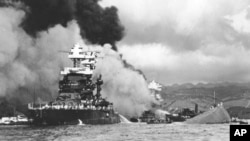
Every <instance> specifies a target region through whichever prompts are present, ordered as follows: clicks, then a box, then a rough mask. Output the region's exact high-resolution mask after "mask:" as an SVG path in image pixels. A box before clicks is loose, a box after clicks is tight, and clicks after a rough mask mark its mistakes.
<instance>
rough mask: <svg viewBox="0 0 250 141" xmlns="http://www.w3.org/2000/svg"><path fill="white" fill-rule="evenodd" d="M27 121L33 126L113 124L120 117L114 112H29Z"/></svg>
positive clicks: (50, 110)
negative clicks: (29, 120)
mask: <svg viewBox="0 0 250 141" xmlns="http://www.w3.org/2000/svg"><path fill="white" fill-rule="evenodd" d="M29 119H31V121H32V124H35V125H64V124H66V125H67V124H81V123H83V124H94V125H97V124H115V123H119V122H120V117H119V115H118V114H116V113H114V111H105V110H55V109H43V110H29Z"/></svg>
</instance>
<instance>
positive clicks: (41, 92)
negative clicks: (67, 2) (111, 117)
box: [0, 8, 153, 116]
mask: <svg viewBox="0 0 250 141" xmlns="http://www.w3.org/2000/svg"><path fill="white" fill-rule="evenodd" d="M24 17H25V12H23V11H21V10H16V9H12V8H0V31H1V34H0V96H7V97H14V98H18V99H19V101H22V102H23V103H27V102H30V101H31V100H33V96H32V95H34V94H33V93H34V91H36V96H37V98H38V97H40V99H42V100H50V99H51V98H52V97H55V96H56V95H57V90H58V81H59V71H60V69H61V68H62V67H64V66H69V65H70V62H67V60H68V58H67V55H66V54H61V53H59V51H60V50H65V51H68V50H69V49H70V48H71V46H72V45H73V44H74V43H76V42H78V41H79V40H81V37H80V30H79V27H78V25H77V23H76V22H75V21H72V22H70V23H68V26H67V27H66V28H65V27H62V26H60V25H57V26H54V27H51V28H50V29H48V31H45V32H40V33H39V34H38V37H37V38H32V37H30V36H29V35H27V34H26V33H25V32H24V31H23V29H22V28H20V27H19V24H20V23H21V22H22V20H23V18H24ZM103 50H104V53H105V57H104V58H103V59H102V60H101V61H99V62H98V64H97V71H96V72H95V74H96V76H97V75H98V74H102V76H103V80H104V85H103V91H102V94H103V97H106V98H107V99H108V100H110V101H111V102H113V103H114V106H115V108H116V110H118V112H120V113H121V114H123V115H130V116H134V115H140V114H141V113H142V112H143V111H144V110H146V109H148V108H149V107H150V106H151V103H152V102H153V100H152V97H151V96H150V94H149V90H148V88H147V83H146V81H145V79H144V78H143V76H142V75H140V74H139V73H138V72H136V71H132V70H131V69H129V68H125V67H124V64H123V62H122V60H121V59H120V56H119V55H118V53H116V52H114V51H113V50H111V49H110V48H105V49H103ZM68 61H69V60H68Z"/></svg>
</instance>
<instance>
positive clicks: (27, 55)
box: [0, 8, 81, 103]
mask: <svg viewBox="0 0 250 141" xmlns="http://www.w3.org/2000/svg"><path fill="white" fill-rule="evenodd" d="M24 17H25V12H24V11H21V10H16V9H13V8H1V9H0V19H1V20H0V30H1V35H0V60H1V61H0V96H6V97H8V98H9V99H14V100H16V102H21V103H25V102H27V101H31V100H32V98H33V96H32V95H34V94H36V95H37V97H40V98H42V99H44V100H48V99H51V98H52V97H54V96H55V94H57V88H58V85H57V83H58V79H59V71H60V67H62V66H63V65H65V62H67V61H65V59H66V58H65V59H64V58H63V56H62V55H61V54H59V52H58V50H68V49H69V48H70V47H71V46H72V45H73V44H74V43H75V42H76V41H77V40H79V39H80V38H81V37H79V33H80V30H79V28H78V26H77V24H76V22H75V21H72V22H69V23H68V24H67V27H62V26H61V25H56V26H55V27H53V28H49V29H48V31H47V32H40V33H39V37H38V38H32V37H30V36H29V35H27V34H26V32H25V31H24V30H23V29H22V28H20V27H19V24H20V23H21V22H22V19H23V18H24ZM64 57H65V56H64ZM53 94H54V95H53Z"/></svg>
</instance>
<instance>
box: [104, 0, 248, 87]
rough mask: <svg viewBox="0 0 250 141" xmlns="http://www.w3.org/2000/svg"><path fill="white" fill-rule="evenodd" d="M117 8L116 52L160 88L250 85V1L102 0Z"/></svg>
mask: <svg viewBox="0 0 250 141" xmlns="http://www.w3.org/2000/svg"><path fill="white" fill-rule="evenodd" d="M100 4H101V5H103V6H110V5H114V6H116V7H117V8H118V9H119V11H118V14H119V17H120V20H121V23H122V24H123V25H124V27H125V29H126V30H125V36H124V38H123V40H122V41H121V42H119V45H118V49H119V52H120V53H122V54H123V58H124V59H126V60H127V61H128V62H129V63H131V64H132V65H135V67H137V68H139V69H142V71H143V72H144V73H145V74H146V76H147V77H148V79H156V80H157V81H160V82H161V83H164V84H172V83H185V82H194V83H196V82H221V81H236V82H249V81H250V0H238V1H235V0H174V1H173V0H136V1H134V0H133V1H132V0H103V1H101V3H100Z"/></svg>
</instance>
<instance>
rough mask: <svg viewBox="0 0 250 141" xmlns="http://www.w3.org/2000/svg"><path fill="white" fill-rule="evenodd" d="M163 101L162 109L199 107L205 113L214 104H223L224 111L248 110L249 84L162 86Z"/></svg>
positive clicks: (249, 101) (249, 104)
mask: <svg viewBox="0 0 250 141" xmlns="http://www.w3.org/2000/svg"><path fill="white" fill-rule="evenodd" d="M160 93H161V96H162V98H163V99H164V101H163V102H162V108H164V109H166V110H169V109H174V108H191V109H194V104H195V103H197V104H198V105H199V110H201V111H206V110H208V109H209V108H210V107H211V106H212V105H213V104H214V94H215V103H220V102H223V104H224V107H225V108H226V109H228V108H230V107H236V106H240V107H246V108H247V107H249V108H250V83H231V82H225V83H207V84H206V83H198V84H196V85H195V84H192V83H185V84H174V85H171V86H163V87H162V91H161V92H160Z"/></svg>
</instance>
